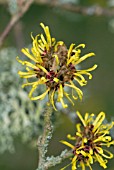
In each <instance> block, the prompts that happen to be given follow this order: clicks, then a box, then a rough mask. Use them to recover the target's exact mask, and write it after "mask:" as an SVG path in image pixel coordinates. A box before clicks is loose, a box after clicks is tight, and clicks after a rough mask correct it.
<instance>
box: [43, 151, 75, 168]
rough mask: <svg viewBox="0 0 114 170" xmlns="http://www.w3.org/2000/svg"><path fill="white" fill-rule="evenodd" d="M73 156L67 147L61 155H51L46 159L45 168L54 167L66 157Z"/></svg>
mask: <svg viewBox="0 0 114 170" xmlns="http://www.w3.org/2000/svg"><path fill="white" fill-rule="evenodd" d="M71 156H72V151H71V150H70V151H67V149H65V150H64V151H62V152H61V154H60V155H59V156H56V157H54V156H51V157H47V159H46V163H45V168H46V169H49V168H50V167H53V166H55V165H57V164H60V163H61V162H63V161H64V160H65V159H67V158H69V157H71Z"/></svg>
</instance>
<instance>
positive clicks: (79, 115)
mask: <svg viewBox="0 0 114 170" xmlns="http://www.w3.org/2000/svg"><path fill="white" fill-rule="evenodd" d="M76 114H77V115H78V117H79V118H80V120H81V122H82V123H83V125H84V126H86V122H85V120H84V119H83V117H82V115H81V114H80V112H79V111H77V112H76Z"/></svg>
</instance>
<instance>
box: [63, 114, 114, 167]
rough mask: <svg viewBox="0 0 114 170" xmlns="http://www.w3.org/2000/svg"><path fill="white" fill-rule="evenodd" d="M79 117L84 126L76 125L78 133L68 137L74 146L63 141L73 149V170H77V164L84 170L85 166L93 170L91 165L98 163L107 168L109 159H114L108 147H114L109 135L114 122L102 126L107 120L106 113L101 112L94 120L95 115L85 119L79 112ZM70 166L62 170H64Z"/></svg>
mask: <svg viewBox="0 0 114 170" xmlns="http://www.w3.org/2000/svg"><path fill="white" fill-rule="evenodd" d="M77 115H78V117H79V118H80V120H81V122H82V124H81V123H78V124H76V129H77V131H76V134H75V135H74V136H71V135H70V134H69V135H68V136H67V137H68V139H70V140H74V145H72V144H71V143H69V142H67V141H61V142H62V143H63V144H65V145H67V146H68V147H70V148H71V149H72V152H73V157H72V161H71V163H70V164H72V170H75V169H77V166H76V164H78V166H80V167H82V170H85V166H88V167H89V168H90V170H92V167H91V164H93V163H94V162H96V161H98V162H99V164H100V165H101V166H102V167H103V168H107V166H106V163H107V162H108V160H107V159H111V158H113V154H112V153H111V152H109V151H108V150H107V149H106V147H110V145H114V141H113V140H112V139H111V136H110V134H109V130H110V129H111V128H112V127H113V126H114V122H112V123H111V124H102V123H103V120H104V119H105V113H104V112H100V113H99V114H98V116H97V117H96V118H94V114H88V113H86V114H85V117H84V118H83V117H82V116H81V114H80V113H79V112H77ZM103 157H104V158H105V159H103ZM70 164H69V165H70ZM69 165H67V166H65V167H64V168H62V169H61V170H64V169H65V168H66V167H68V166H69Z"/></svg>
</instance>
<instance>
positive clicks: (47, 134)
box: [37, 106, 53, 170]
mask: <svg viewBox="0 0 114 170" xmlns="http://www.w3.org/2000/svg"><path fill="white" fill-rule="evenodd" d="M52 110H53V109H52V107H51V106H50V107H49V106H47V108H46V109H45V112H44V129H43V134H42V135H41V136H39V138H38V151H39V160H38V168H37V170H46V167H45V162H46V153H47V147H48V144H49V140H50V139H51V137H52V132H53V126H52V122H51V115H52Z"/></svg>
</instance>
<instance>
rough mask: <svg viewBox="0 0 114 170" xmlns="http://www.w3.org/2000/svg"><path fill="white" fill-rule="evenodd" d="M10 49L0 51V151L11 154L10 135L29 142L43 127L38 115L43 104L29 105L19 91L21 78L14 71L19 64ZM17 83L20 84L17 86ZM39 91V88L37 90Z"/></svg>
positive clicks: (22, 90)
mask: <svg viewBox="0 0 114 170" xmlns="http://www.w3.org/2000/svg"><path fill="white" fill-rule="evenodd" d="M17 53H18V52H17V50H16V49H15V48H13V47H10V48H5V49H2V50H1V51H0V63H1V67H0V152H1V153H3V152H4V151H6V150H9V151H10V152H13V151H14V143H13V141H14V136H17V135H21V138H22V141H23V142H27V141H33V139H34V138H35V137H36V138H37V136H38V135H39V134H40V132H41V130H42V126H43V119H41V114H42V112H43V110H44V108H45V103H46V101H45V100H43V101H41V102H40V103H39V102H33V101H31V100H30V99H29V98H28V93H27V92H26V89H22V88H21V84H22V81H23V80H22V79H20V78H19V76H18V74H17V71H18V70H19V67H20V65H19V64H18V63H17V61H16V59H15V57H16V55H17ZM19 84H20V85H19ZM40 90H41V91H42V89H40Z"/></svg>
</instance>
